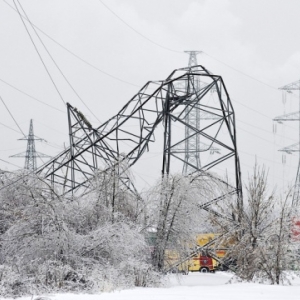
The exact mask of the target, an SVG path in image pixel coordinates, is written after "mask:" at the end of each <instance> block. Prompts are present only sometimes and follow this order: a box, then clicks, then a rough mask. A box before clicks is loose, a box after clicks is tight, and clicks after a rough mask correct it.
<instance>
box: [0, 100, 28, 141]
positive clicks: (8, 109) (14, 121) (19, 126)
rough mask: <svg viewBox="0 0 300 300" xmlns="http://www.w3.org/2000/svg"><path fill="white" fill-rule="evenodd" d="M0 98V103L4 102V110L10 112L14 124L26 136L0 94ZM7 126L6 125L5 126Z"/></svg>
mask: <svg viewBox="0 0 300 300" xmlns="http://www.w3.org/2000/svg"><path fill="white" fill-rule="evenodd" d="M0 100H1V101H2V103H3V104H4V106H5V108H6V110H7V111H8V113H9V114H10V116H11V117H12V119H13V120H14V122H15V124H16V125H17V127H18V128H19V130H20V132H21V133H22V134H23V135H24V136H25V137H26V135H25V133H24V132H23V130H22V129H21V127H20V126H19V124H18V122H17V121H16V119H15V118H14V116H13V115H12V113H11V112H10V110H9V108H8V107H7V105H6V104H5V102H4V100H3V98H2V97H1V96H0ZM6 127H8V126H6Z"/></svg>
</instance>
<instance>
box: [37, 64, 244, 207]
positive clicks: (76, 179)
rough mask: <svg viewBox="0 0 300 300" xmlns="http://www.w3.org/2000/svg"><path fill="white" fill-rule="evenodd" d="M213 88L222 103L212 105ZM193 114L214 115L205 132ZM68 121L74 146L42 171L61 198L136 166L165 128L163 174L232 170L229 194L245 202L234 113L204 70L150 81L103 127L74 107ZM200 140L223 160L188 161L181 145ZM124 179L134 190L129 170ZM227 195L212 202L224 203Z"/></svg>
mask: <svg viewBox="0 0 300 300" xmlns="http://www.w3.org/2000/svg"><path fill="white" fill-rule="evenodd" d="M200 78H201V81H202V79H203V82H207V83H206V84H205V85H204V86H203V87H200V88H198V87H196V86H195V82H197V80H200ZM212 89H214V91H215V93H214V94H216V96H217V99H214V101H211V102H210V97H209V95H210V93H209V92H210V91H211V90H212ZM192 109H197V110H198V111H199V113H200V115H201V114H204V115H206V116H211V118H206V119H205V120H204V121H203V126H202V127H201V129H199V128H197V126H194V125H192V124H188V123H187V121H186V115H187V114H188V113H189V112H190V110H192ZM68 116H69V134H70V147H69V148H68V149H66V150H65V151H64V152H62V153H61V154H59V155H58V156H56V157H55V158H54V159H52V160H51V161H49V162H48V163H47V164H45V165H44V166H43V167H41V168H40V169H39V170H38V171H37V173H38V174H41V175H42V176H43V177H44V178H45V179H46V180H50V182H51V184H52V185H55V186H56V188H57V189H60V190H59V192H60V193H61V194H66V193H75V192H78V193H84V192H85V191H86V190H88V189H89V188H90V184H91V179H92V178H93V176H94V174H95V172H96V171H98V170H102V171H105V170H108V169H114V168H116V167H117V166H118V165H119V164H120V162H123V166H124V165H126V166H127V168H129V167H131V166H132V165H134V164H135V163H136V162H137V161H138V160H139V158H140V157H141V156H142V155H143V153H144V152H145V151H147V150H148V148H149V145H150V144H151V143H153V142H155V135H154V133H155V129H156V128H157V126H158V125H159V124H163V125H164V136H163V140H164V142H163V162H162V174H165V175H168V174H169V173H170V172H171V162H172V164H173V165H174V166H175V165H176V164H178V163H180V164H181V166H182V164H188V165H189V166H191V167H192V168H193V170H195V172H197V174H199V176H201V175H203V176H205V175H207V176H212V175H211V174H209V175H208V171H213V170H215V173H218V174H220V173H221V174H222V176H223V175H225V173H226V171H227V169H228V168H231V170H232V172H233V174H234V176H233V178H231V180H230V182H231V183H232V185H230V182H229V183H228V182H227V183H226V184H227V186H228V191H227V192H226V195H232V194H237V195H238V201H239V202H241V201H242V185H241V177H240V165H239V158H238V152H237V143H236V132H235V116H234V110H233V107H232V104H231V101H230V98H229V95H228V93H227V90H226V87H225V85H224V82H223V80H222V78H221V76H218V75H212V74H210V73H209V72H208V71H207V70H206V69H205V68H204V67H202V66H195V67H190V68H182V69H178V70H175V71H173V72H172V73H171V75H170V76H169V77H168V78H167V79H166V80H164V81H155V82H148V83H147V84H146V85H145V86H144V87H143V88H142V89H141V90H140V91H139V92H138V93H137V94H136V95H135V96H134V97H133V98H132V99H131V100H130V101H129V102H128V103H127V104H125V105H124V107H123V108H122V109H121V110H120V111H119V113H118V114H116V115H115V116H113V117H112V118H110V119H109V120H108V121H107V122H105V123H103V124H102V125H101V126H99V127H98V128H93V127H92V126H91V124H90V123H89V122H88V120H87V119H86V118H85V116H84V115H83V114H82V113H81V112H80V111H78V110H77V109H76V108H74V107H72V106H71V105H70V104H68ZM186 126H188V127H189V128H190V130H191V133H190V135H189V137H186V136H185V128H186ZM195 135H199V136H200V137H201V140H202V142H203V143H204V144H205V145H206V149H207V150H213V149H216V147H217V148H218V149H220V150H221V151H222V155H220V156H219V157H218V158H216V159H213V158H212V156H210V155H208V156H207V157H205V158H204V159H203V163H202V165H201V166H199V165H194V164H193V162H191V161H186V156H185V152H184V151H181V150H178V149H182V148H183V147H181V145H185V142H186V139H187V138H192V137H193V136H195ZM207 152H209V151H205V152H201V155H205V153H207ZM124 163H125V164H124ZM216 166H218V167H217V169H216V168H215V167H216ZM220 170H221V171H220ZM119 174H120V176H121V178H122V179H121V180H122V182H123V184H124V186H126V187H127V188H130V189H132V185H131V181H130V179H129V178H128V177H127V176H126V168H125V169H124V170H121V171H120V172H119ZM226 195H219V196H218V198H217V199H218V200H216V199H213V200H211V199H210V201H209V202H214V201H219V200H220V199H222V197H225V196H226ZM208 205H209V203H207V204H204V206H203V207H206V208H207V207H208Z"/></svg>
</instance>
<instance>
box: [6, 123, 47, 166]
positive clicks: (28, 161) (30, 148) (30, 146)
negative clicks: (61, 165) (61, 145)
mask: <svg viewBox="0 0 300 300" xmlns="http://www.w3.org/2000/svg"><path fill="white" fill-rule="evenodd" d="M19 140H22V141H27V149H26V152H22V153H19V154H15V155H12V156H10V157H25V166H24V169H25V170H28V171H34V170H36V169H37V163H36V158H37V157H39V158H50V156H48V155H46V154H43V153H40V152H36V150H35V141H42V140H43V139H41V138H37V137H36V136H35V135H34V133H33V123H32V119H31V120H30V126H29V134H28V136H26V137H25V138H22V139H19Z"/></svg>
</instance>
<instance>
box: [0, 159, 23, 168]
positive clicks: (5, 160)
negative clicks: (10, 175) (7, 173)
mask: <svg viewBox="0 0 300 300" xmlns="http://www.w3.org/2000/svg"><path fill="white" fill-rule="evenodd" d="M0 160H1V161H3V162H5V163H6V164H9V165H12V166H14V167H17V168H19V169H22V167H20V166H17V165H15V164H12V163H10V162H8V161H6V160H4V159H1V158H0Z"/></svg>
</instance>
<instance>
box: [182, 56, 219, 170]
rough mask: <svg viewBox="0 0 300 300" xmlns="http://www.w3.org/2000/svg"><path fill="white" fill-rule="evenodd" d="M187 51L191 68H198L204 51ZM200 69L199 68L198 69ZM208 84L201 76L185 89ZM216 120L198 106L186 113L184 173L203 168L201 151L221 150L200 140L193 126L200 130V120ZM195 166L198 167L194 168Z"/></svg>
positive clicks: (197, 89)
mask: <svg viewBox="0 0 300 300" xmlns="http://www.w3.org/2000/svg"><path fill="white" fill-rule="evenodd" d="M184 52H185V53H187V54H189V64H188V66H189V68H191V67H194V68H195V69H194V71H195V70H197V65H198V63H197V54H200V53H202V52H201V51H184ZM197 71H199V70H197ZM206 85H207V84H206V83H205V82H203V81H202V82H201V81H200V77H197V78H195V81H194V84H193V86H190V87H188V86H186V87H185V89H188V88H190V89H195V90H196V91H200V89H201V88H202V89H203V88H204V87H205V86H206ZM204 119H206V120H209V119H210V120H215V119H217V117H216V116H214V115H213V114H209V113H206V112H204V111H201V110H199V109H197V107H194V108H192V109H191V110H189V111H187V113H186V115H185V121H186V124H187V126H186V127H185V145H184V146H185V147H184V151H185V161H186V163H184V165H183V172H182V173H183V174H184V175H188V174H191V173H193V172H195V170H197V169H200V168H201V161H200V152H202V151H210V152H211V153H214V152H219V151H218V150H219V149H218V148H215V147H209V146H208V145H206V144H204V143H203V142H201V141H200V134H194V133H195V131H194V130H193V128H196V129H197V130H198V131H200V120H204ZM193 166H195V167H196V168H194V167H193Z"/></svg>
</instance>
